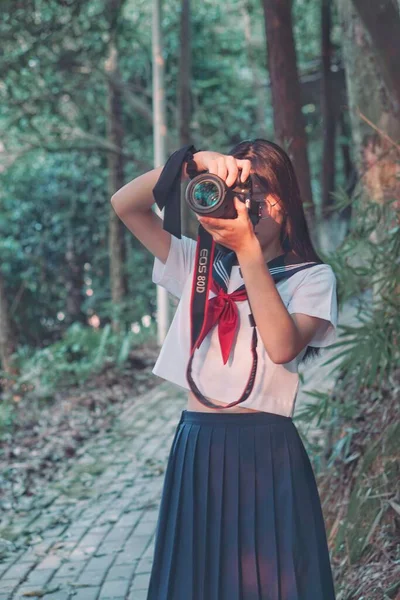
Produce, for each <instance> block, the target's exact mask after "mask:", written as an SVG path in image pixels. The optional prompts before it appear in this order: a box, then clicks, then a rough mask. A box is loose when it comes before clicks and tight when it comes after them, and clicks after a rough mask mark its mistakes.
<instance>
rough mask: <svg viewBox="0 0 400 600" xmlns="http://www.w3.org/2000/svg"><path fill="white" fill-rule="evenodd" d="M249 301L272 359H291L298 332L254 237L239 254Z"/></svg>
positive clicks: (280, 361)
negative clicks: (252, 241)
mask: <svg viewBox="0 0 400 600" xmlns="http://www.w3.org/2000/svg"><path fill="white" fill-rule="evenodd" d="M238 260H239V264H240V269H241V272H242V276H243V280H244V284H245V286H246V291H247V295H248V298H249V303H250V306H251V310H252V313H253V317H254V320H255V322H256V325H257V329H258V331H259V333H260V336H261V340H262V342H263V344H264V346H265V349H266V351H267V352H268V356H269V357H270V359H271V360H272V361H273V362H275V363H284V362H288V361H289V360H290V358H289V357H291V356H292V355H293V352H294V349H295V348H296V347H298V344H299V340H298V332H297V329H296V326H295V323H294V321H293V319H292V318H291V316H290V314H289V313H288V311H287V309H286V306H285V304H284V303H283V301H282V298H281V296H280V294H279V292H278V290H277V288H276V285H275V282H274V280H273V277H272V276H271V274H270V272H269V270H268V268H267V266H266V264H265V261H264V257H263V254H262V250H261V247H260V245H259V243H258V241H257V240H256V241H255V242H254V243H253V244H251V246H250V247H249V248H247V250H246V252H243V253H241V254H238Z"/></svg>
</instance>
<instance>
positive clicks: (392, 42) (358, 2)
mask: <svg viewBox="0 0 400 600" xmlns="http://www.w3.org/2000/svg"><path fill="white" fill-rule="evenodd" d="M353 4H354V6H355V7H356V10H357V13H358V15H359V16H360V18H361V21H362V22H363V25H364V27H365V29H366V30H367V31H368V34H369V37H370V39H371V42H372V44H373V47H374V51H375V55H376V59H377V63H378V65H379V68H380V70H381V73H382V79H383V81H384V82H385V85H386V88H387V91H388V94H389V98H390V101H391V102H392V105H393V110H394V111H395V112H396V113H397V114H398V115H400V76H399V74H400V43H399V39H400V14H399V11H398V9H397V7H396V5H395V4H394V2H393V0H380V1H379V2H365V0H353ZM399 6H400V4H399Z"/></svg>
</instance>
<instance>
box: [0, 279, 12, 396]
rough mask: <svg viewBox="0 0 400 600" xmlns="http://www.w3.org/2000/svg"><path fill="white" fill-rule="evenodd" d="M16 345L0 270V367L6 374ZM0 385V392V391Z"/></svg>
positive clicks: (9, 371) (9, 370)
mask: <svg viewBox="0 0 400 600" xmlns="http://www.w3.org/2000/svg"><path fill="white" fill-rule="evenodd" d="M15 348H16V343H15V339H14V337H13V335H12V323H11V317H10V311H9V307H8V301H7V295H6V288H5V281H4V278H3V275H2V273H1V270H0V367H1V369H3V371H5V372H6V373H9V374H10V373H11V371H12V366H11V358H10V357H11V354H12V353H13V352H14V351H15ZM1 387H2V385H1V383H0V391H1Z"/></svg>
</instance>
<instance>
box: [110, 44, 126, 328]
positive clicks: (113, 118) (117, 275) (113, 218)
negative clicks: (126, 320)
mask: <svg viewBox="0 0 400 600" xmlns="http://www.w3.org/2000/svg"><path fill="white" fill-rule="evenodd" d="M105 68H106V70H107V71H110V72H111V73H113V72H115V71H117V70H118V53H117V49H116V46H115V43H114V41H113V40H112V41H111V43H110V53H109V57H108V59H107V61H106V65H105ZM107 137H108V139H109V141H110V142H111V143H112V144H113V145H114V146H115V147H117V148H119V149H121V150H122V146H123V128H122V102H121V92H120V90H118V89H117V88H116V87H115V86H114V85H113V83H112V78H110V79H109V83H108V119H107ZM107 161H108V194H109V197H111V196H112V195H113V194H115V192H116V191H117V190H118V189H120V188H121V187H122V186H123V185H124V162H123V157H122V152H121V154H117V153H109V154H108V157H107ZM109 215H110V220H109V252H110V286H111V299H112V303H113V306H118V305H119V304H120V303H121V302H122V301H123V299H124V298H125V297H126V292H127V281H126V275H125V274H124V266H125V255H126V250H125V241H124V240H125V227H124V225H123V223H122V221H121V220H120V219H119V217H118V216H117V214H116V213H115V211H114V209H113V208H112V207H110V212H109ZM112 327H113V330H114V331H118V330H119V316H118V315H117V314H115V315H113V318H112Z"/></svg>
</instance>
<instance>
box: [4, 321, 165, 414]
mask: <svg viewBox="0 0 400 600" xmlns="http://www.w3.org/2000/svg"><path fill="white" fill-rule="evenodd" d="M135 325H136V328H135V330H134V331H132V330H131V329H127V328H126V329H125V330H121V331H120V332H119V333H114V332H113V331H112V330H111V326H110V325H109V324H107V325H106V326H105V327H103V328H101V329H100V328H98V329H96V328H94V327H86V326H84V325H82V324H80V323H74V324H72V325H71V326H70V327H69V328H68V329H67V330H66V331H65V333H64V335H63V337H62V338H61V339H60V340H59V341H57V342H55V343H54V344H51V345H49V346H47V347H45V348H41V349H39V350H34V349H31V348H28V347H26V346H24V347H20V348H19V349H18V350H17V352H16V354H15V356H14V358H15V363H14V364H15V366H16V368H17V369H18V371H19V373H20V376H19V377H18V378H17V379H16V380H15V382H14V385H12V386H11V387H10V388H9V389H8V392H7V393H8V394H9V397H12V396H15V395H17V396H18V395H19V394H25V393H26V392H32V393H33V394H34V395H35V397H41V398H47V397H51V396H52V394H53V392H54V390H55V389H56V388H57V389H60V388H61V387H62V386H67V385H75V384H81V383H83V382H85V381H86V380H87V379H88V378H89V376H91V375H93V374H94V373H97V372H99V371H101V369H102V368H103V367H104V366H105V365H106V364H113V365H114V366H116V367H117V368H122V367H123V366H124V364H125V363H126V361H127V359H128V357H129V352H130V350H131V349H132V348H134V347H136V346H138V345H140V344H143V343H144V342H145V341H147V340H148V339H151V338H153V337H154V336H155V335H156V324H155V323H154V321H152V320H151V319H149V322H148V323H147V325H148V326H147V327H145V328H143V327H142V328H140V326H139V324H137V323H136V324H135ZM0 376H5V373H2V372H0ZM2 418H3V419H6V418H8V417H6V416H3V417H2V416H1V415H0V420H1V419H2Z"/></svg>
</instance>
